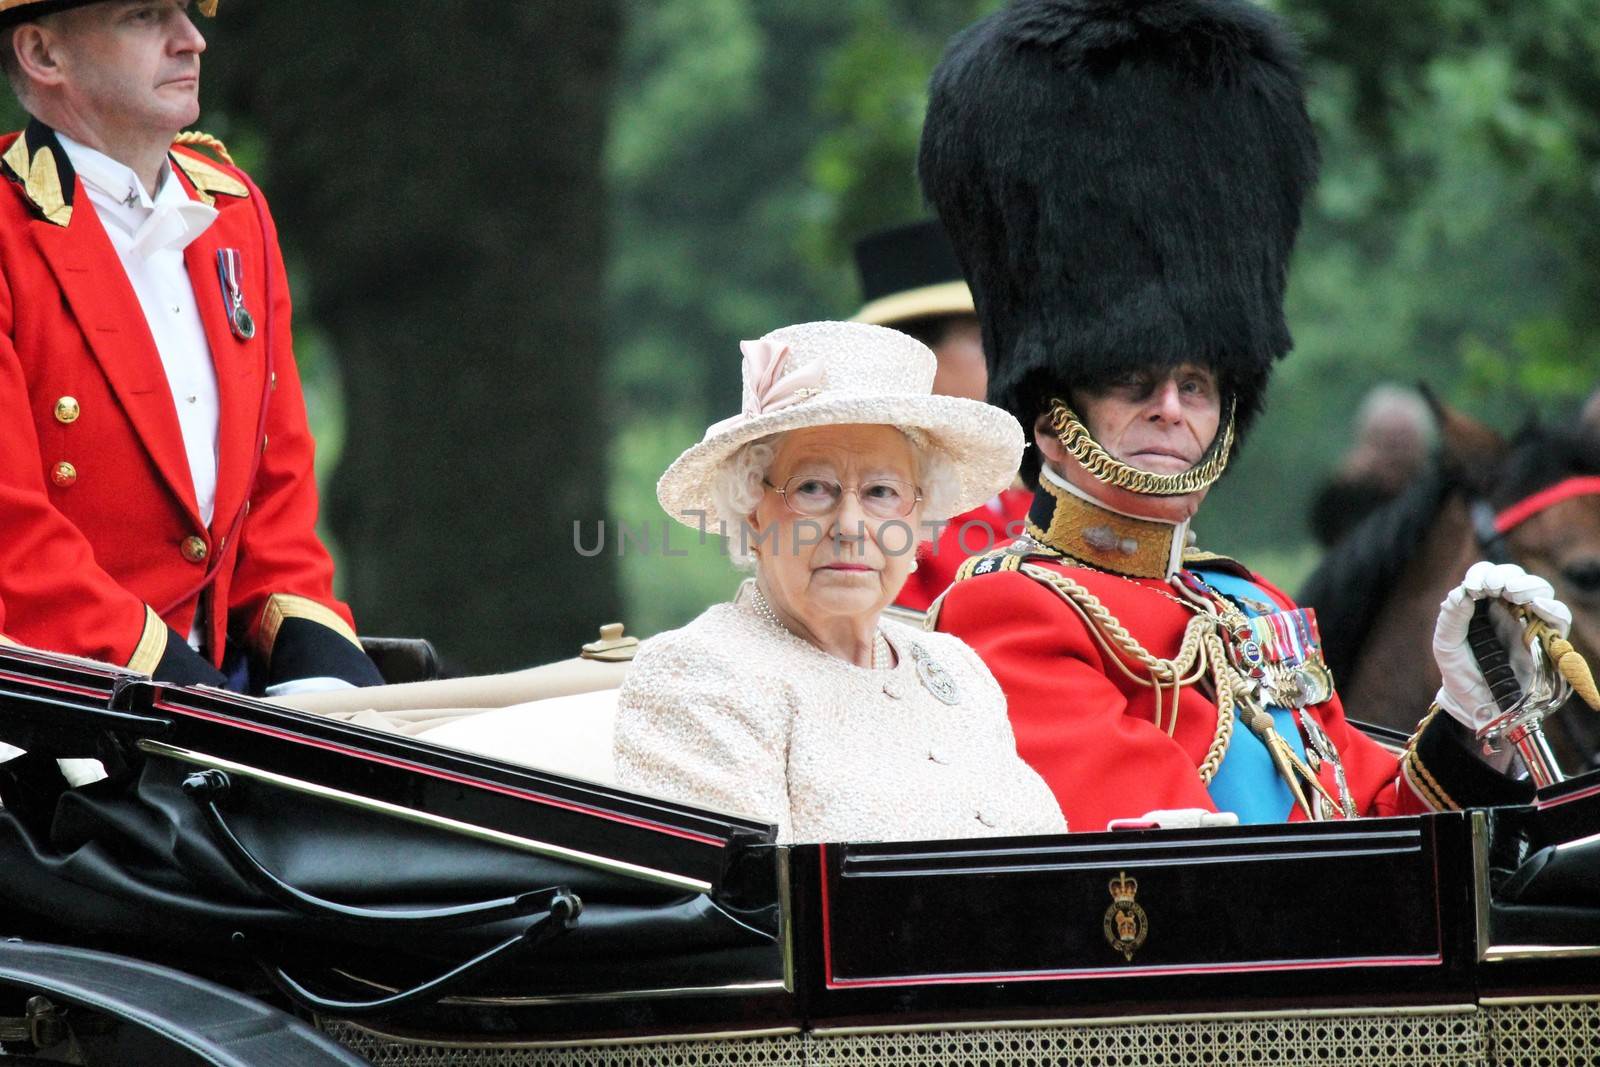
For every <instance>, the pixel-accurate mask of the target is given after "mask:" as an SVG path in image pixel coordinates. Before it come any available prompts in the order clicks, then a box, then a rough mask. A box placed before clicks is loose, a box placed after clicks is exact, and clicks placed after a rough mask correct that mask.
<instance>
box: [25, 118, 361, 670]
mask: <svg viewBox="0 0 1600 1067" xmlns="http://www.w3.org/2000/svg"><path fill="white" fill-rule="evenodd" d="M52 147H53V153H51V158H50V159H45V158H44V157H45V152H44V151H41V150H40V149H41V148H43V149H50V148H52ZM0 153H3V159H4V167H3V168H0V171H3V175H4V178H5V179H6V180H5V181H3V182H0V186H3V188H0V411H4V412H5V415H6V417H5V418H4V419H3V420H0V529H3V530H4V534H5V535H4V537H0V598H3V600H4V601H5V603H6V605H7V607H8V608H9V613H8V617H7V623H8V628H9V629H8V632H9V633H10V635H11V636H12V637H14V638H16V639H17V640H19V641H22V642H24V643H26V644H30V645H35V646H37V647H39V648H44V649H54V650H58V651H62V652H69V653H74V654H77V655H82V656H89V657H93V658H95V659H99V660H103V661H107V662H111V663H116V664H127V665H129V666H132V667H134V668H135V669H139V670H144V671H150V670H153V669H154V667H155V665H156V663H157V662H159V661H160V659H161V657H162V655H163V651H164V649H165V646H166V644H167V641H168V637H169V633H168V630H167V627H171V630H172V631H176V633H177V634H179V635H186V634H188V633H189V631H190V626H191V623H192V622H193V620H194V618H195V613H196V610H197V608H198V607H199V604H200V599H199V597H198V596H195V595H192V594H190V590H192V589H193V587H194V586H195V585H196V584H197V583H198V582H199V581H200V580H201V578H202V576H203V575H204V574H205V573H206V569H207V568H208V567H209V566H211V565H212V564H213V563H215V562H216V560H217V557H218V556H219V555H220V557H221V562H220V566H219V568H218V570H217V573H216V577H215V581H214V583H213V584H212V585H211V587H210V590H209V591H208V592H207V593H206V594H205V595H206V596H207V597H208V599H209V603H210V605H211V610H210V612H209V615H208V618H207V621H206V633H205V637H206V643H205V648H206V649H207V650H208V652H209V655H210V659H211V661H212V663H213V664H217V663H220V662H221V657H222V653H223V648H224V645H225V639H226V636H227V634H229V633H232V634H233V635H235V637H236V638H239V639H243V640H245V641H246V642H248V643H250V644H252V645H253V646H254V647H255V649H256V651H257V652H258V653H259V654H261V655H262V656H263V657H268V658H270V656H271V653H272V646H273V642H274V639H275V638H276V636H277V633H278V630H279V628H280V627H281V625H282V623H283V621H284V620H285V619H289V618H298V619H306V620H311V621H313V622H315V623H317V624H318V625H319V626H321V627H326V628H328V629H331V630H333V631H335V632H336V633H338V634H339V635H340V636H341V637H343V638H345V639H347V640H348V641H350V642H354V641H355V634H354V630H353V628H352V620H351V616H350V612H349V609H348V608H346V607H345V605H343V604H341V603H340V602H339V601H337V600H336V599H335V598H334V596H333V584H332V583H333V564H332V561H331V560H330V559H329V556H328V553H327V551H326V549H325V548H324V547H323V545H322V544H321V542H320V541H319V540H318V538H317V535H316V532H315V529H314V528H315V524H316V518H317V490H316V485H315V482H314V480H313V476H312V453H313V444H312V439H311V434H310V432H309V429H308V427H307V425H306V411H305V402H304V399H303V398H302V396H301V391H300V379H299V375H298V374H297V372H296V370H295V361H294V353H293V348H292V339H291V335H290V324H289V317H290V304H289V286H288V281H287V278H286V277H285V274H284V267H283V257H282V255H281V253H280V251H279V249H278V239H277V232H276V229H275V228H274V227H273V225H272V222H271V219H270V216H268V215H267V214H266V211H265V205H261V212H260V215H259V219H264V220H265V226H264V227H263V224H262V222H261V221H259V220H258V212H257V205H256V203H255V202H254V198H255V196H258V195H259V194H258V193H252V192H251V191H250V190H249V189H248V188H247V187H246V186H245V184H244V183H243V182H241V181H240V180H239V178H238V176H236V172H231V171H229V170H228V169H226V168H224V167H222V166H220V165H218V164H215V163H212V162H211V161H210V160H209V159H207V158H206V157H205V156H203V155H201V154H199V153H197V152H194V151H191V150H190V149H188V148H183V147H174V148H173V150H172V159H173V161H174V163H175V164H177V165H176V166H174V168H173V173H172V175H171V177H169V179H168V180H176V181H179V182H181V183H182V185H183V188H184V189H185V190H186V191H187V192H188V193H189V195H190V196H191V197H193V198H196V199H206V200H214V202H215V206H216V208H217V209H218V211H219V213H220V214H219V215H218V217H217V219H216V221H215V222H214V223H213V224H212V226H211V227H210V228H209V229H208V230H207V231H206V232H205V233H204V234H203V235H201V236H200V237H199V238H198V239H196V240H195V241H194V242H193V243H191V244H190V245H189V246H188V248H187V249H186V250H185V251H184V260H185V263H186V264H187V267H188V271H189V277H190V279H191V281H192V283H193V287H194V295H195V299H196V301H197V302H198V305H199V311H200V318H201V321H202V323H203V324H204V327H205V333H206V338H207V340H208V341H209V342H210V347H211V354H212V359H213V361H214V363H215V366H216V376H217V390H218V395H219V401H220V425H219V428H218V439H217V453H218V455H217V461H218V462H217V485H216V498H215V510H214V519H213V522H212V524H211V526H210V527H207V526H206V525H205V524H203V523H202V522H201V519H200V514H199V509H198V505H197V504H196V500H195V492H194V487H193V484H192V481H191V478H190V474H189V468H188V462H187V460H186V458H185V454H184V446H183V437H182V433H181V431H180V430H179V426H178V419H177V413H176V411H175V410H174V406H173V400H172V395H171V392H170V390H169V387H168V384H167V378H166V373H165V371H164V370H163V368H162V364H161V357H160V355H159V353H158V351H157V349H156V346H155V343H154V341H153V339H152V337H151V334H150V331H149V328H148V326H147V325H146V322H145V318H144V313H143V311H142V310H141V307H140V304H139V301H138V298H137V296H136V295H135V293H134V290H133V287H132V286H131V284H130V283H129V282H128V279H127V276H126V274H125V272H124V271H123V268H122V264H121V261H120V260H119V259H118V257H117V253H116V250H115V249H114V248H113V246H112V244H111V241H110V239H109V238H108V237H107V236H106V233H105V230H104V229H103V228H102V225H101V222H100V220H99V218H98V217H97V216H96V214H95V211H94V207H93V205H92V203H91V202H90V200H89V198H88V196H87V195H86V194H85V192H84V190H83V186H82V184H81V183H80V182H78V180H77V179H76V177H73V176H70V166H69V165H67V164H65V162H64V161H65V158H66V157H65V155H64V153H62V152H61V149H60V145H59V143H58V142H56V141H55V139H54V135H53V134H52V133H50V131H49V130H48V129H47V128H45V127H42V126H39V125H38V124H37V123H35V124H34V125H33V126H30V127H29V129H28V131H26V136H23V135H10V136H7V137H5V138H3V139H0ZM63 168H64V169H65V172H66V176H67V177H69V178H70V180H65V179H63V180H62V181H61V182H60V185H59V188H58V189H57V190H56V193H55V195H54V196H52V195H51V188H50V182H49V178H50V173H49V172H50V171H51V170H52V169H53V170H55V171H56V172H58V173H60V172H61V171H62V170H63ZM30 175H31V179H30ZM63 202H64V203H63ZM223 248H235V249H238V250H239V252H240V254H241V258H242V263H243V292H244V303H245V307H246V308H247V309H248V310H249V311H250V312H251V314H252V315H253V316H254V317H255V319H256V321H257V323H258V329H257V331H256V333H255V336H254V338H253V339H251V340H241V339H240V338H239V337H236V336H235V335H234V334H233V332H232V331H231V330H230V329H229V326H228V321H229V319H228V316H227V313H226V308H225V306H224V298H223V292H222V288H221V284H220V282H219V280H218V274H217V265H216V264H217V251H218V250H219V249H223ZM269 275H270V277H271V279H272V289H273V301H272V305H271V307H270V308H269V307H268V306H267V301H266V282H267V278H268V276H269ZM268 316H270V317H271V321H272V328H271V330H270V332H269V331H268V330H266V329H265V328H263V327H264V326H265V320H266V319H267V317H268ZM268 336H270V337H271V339H272V344H273V346H274V352H273V365H274V377H275V381H274V382H271V383H269V381H268V380H267V376H268V372H267V358H266V351H265V348H264V346H265V343H266V338H267V337H268ZM266 389H270V390H271V392H270V397H269V401H268V411H267V418H266V426H265V434H262V433H261V431H260V429H259V426H258V422H259V418H260V406H261V402H262V391H263V390H266ZM258 452H259V453H260V454H261V458H260V465H259V469H258V471H257V472H256V475H255V478H254V482H253V483H252V482H251V481H250V474H251V466H252V461H253V460H254V458H255V456H256V454H257V453H258ZM64 464H70V467H67V466H63V465H64ZM247 496H248V500H247V499H246V497H247ZM245 508H247V509H248V510H247V511H246V512H245V518H244V519H243V522H242V525H241V526H240V528H239V532H238V535H237V536H236V537H235V538H233V539H232V540H227V533H228V529H229V527H230V525H231V524H232V523H233V520H234V518H235V516H236V515H238V514H239V513H240V511H241V509H245ZM189 539H198V540H189ZM186 542H187V544H186ZM197 546H203V547H204V558H203V559H199V560H197V559H196V557H198V556H199V555H200V553H199V551H198V550H197ZM186 549H187V551H186ZM358 647H359V646H358Z"/></svg>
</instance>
